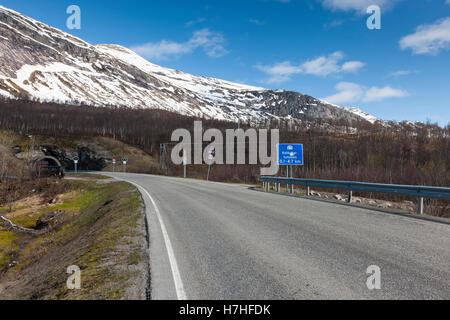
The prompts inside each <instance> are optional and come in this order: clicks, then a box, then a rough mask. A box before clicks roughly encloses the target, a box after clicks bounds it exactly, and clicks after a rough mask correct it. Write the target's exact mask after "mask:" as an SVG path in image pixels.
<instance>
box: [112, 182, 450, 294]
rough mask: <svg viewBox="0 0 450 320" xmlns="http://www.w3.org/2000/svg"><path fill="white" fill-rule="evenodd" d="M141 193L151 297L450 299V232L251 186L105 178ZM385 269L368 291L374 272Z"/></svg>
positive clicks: (441, 227) (428, 223)
mask: <svg viewBox="0 0 450 320" xmlns="http://www.w3.org/2000/svg"><path fill="white" fill-rule="evenodd" d="M108 175H111V176H113V177H115V178H118V179H122V180H125V181H129V182H132V183H134V184H136V185H137V186H139V189H140V191H141V193H142V195H143V198H144V200H145V203H146V208H147V215H148V221H149V231H150V243H151V245H150V260H151V276H152V298H153V299H193V300H195V299H219V300H220V299H243V300H249V299H250V300H252V299H289V300H291V299H449V298H450V271H449V269H450V225H449V224H445V223H438V222H431V221H424V220H419V219H415V218H411V217H404V216H399V215H394V214H387V213H381V212H378V211H373V210H368V209H362V208H356V207H351V206H347V205H341V204H335V203H330V202H324V201H320V200H314V199H304V198H298V197H288V196H283V195H279V194H273V193H271V194H268V193H263V192H258V191H255V190H251V189H249V187H248V186H243V185H235V184H222V183H214V182H209V183H208V182H205V181H199V180H191V179H179V178H167V177H160V176H150V175H135V174H108ZM371 265H376V266H379V267H380V269H381V289H379V290H376V289H375V290H369V289H368V288H367V285H366V281H367V278H368V277H369V276H370V275H368V274H366V271H367V268H368V267H369V266H371Z"/></svg>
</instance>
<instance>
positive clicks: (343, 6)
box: [321, 0, 401, 13]
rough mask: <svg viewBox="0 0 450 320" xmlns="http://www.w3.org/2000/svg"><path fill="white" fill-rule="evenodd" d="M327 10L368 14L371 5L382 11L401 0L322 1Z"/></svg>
mask: <svg viewBox="0 0 450 320" xmlns="http://www.w3.org/2000/svg"><path fill="white" fill-rule="evenodd" d="M321 1H322V5H323V6H324V7H325V8H328V9H331V10H341V11H358V12H360V13H366V10H367V8H368V7H369V6H371V5H377V6H380V7H381V8H382V9H389V8H391V7H392V6H394V5H395V4H396V2H399V1H401V0H321Z"/></svg>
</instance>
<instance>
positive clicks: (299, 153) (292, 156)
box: [277, 144, 303, 193]
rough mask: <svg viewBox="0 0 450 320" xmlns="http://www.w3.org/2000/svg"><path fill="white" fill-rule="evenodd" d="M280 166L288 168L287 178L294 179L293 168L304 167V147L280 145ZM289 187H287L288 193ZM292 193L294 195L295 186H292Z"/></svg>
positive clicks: (299, 145)
mask: <svg viewBox="0 0 450 320" xmlns="http://www.w3.org/2000/svg"><path fill="white" fill-rule="evenodd" d="M277 149H278V157H277V158H278V165H279V166H286V177H287V178H289V176H290V177H291V178H293V171H294V169H293V166H303V145H302V144H278V148H277ZM289 169H290V171H291V172H290V174H289ZM288 189H289V185H286V191H288ZM290 192H291V193H294V185H292V186H291V190H290Z"/></svg>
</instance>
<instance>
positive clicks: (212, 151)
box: [208, 147, 216, 160]
mask: <svg viewBox="0 0 450 320" xmlns="http://www.w3.org/2000/svg"><path fill="white" fill-rule="evenodd" d="M215 158H216V148H215V147H211V149H209V152H208V160H214V159H215Z"/></svg>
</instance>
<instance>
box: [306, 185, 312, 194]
mask: <svg viewBox="0 0 450 320" xmlns="http://www.w3.org/2000/svg"><path fill="white" fill-rule="evenodd" d="M306 195H307V196H308V197H309V196H310V195H311V187H310V186H306Z"/></svg>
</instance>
